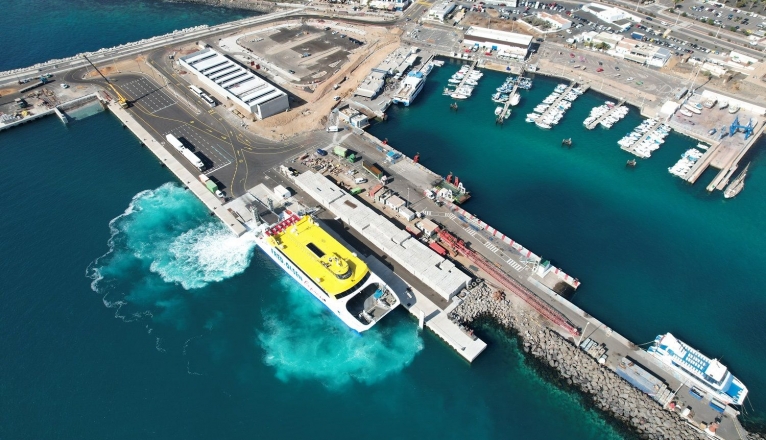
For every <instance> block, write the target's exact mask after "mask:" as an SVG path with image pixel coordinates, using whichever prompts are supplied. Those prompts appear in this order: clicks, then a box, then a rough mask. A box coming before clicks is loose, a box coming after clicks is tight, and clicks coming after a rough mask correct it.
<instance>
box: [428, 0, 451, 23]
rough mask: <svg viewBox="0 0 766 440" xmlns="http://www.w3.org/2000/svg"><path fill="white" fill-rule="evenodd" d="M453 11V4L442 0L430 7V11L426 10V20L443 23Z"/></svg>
mask: <svg viewBox="0 0 766 440" xmlns="http://www.w3.org/2000/svg"><path fill="white" fill-rule="evenodd" d="M454 10H455V3H453V2H451V1H449V0H444V1H442V2H440V3H436V4H434V5H433V6H431V9H429V10H428V18H430V19H432V20H438V21H441V22H443V21H444V19H445V18H447V16H448V15H449V14H451V13H452V11H454Z"/></svg>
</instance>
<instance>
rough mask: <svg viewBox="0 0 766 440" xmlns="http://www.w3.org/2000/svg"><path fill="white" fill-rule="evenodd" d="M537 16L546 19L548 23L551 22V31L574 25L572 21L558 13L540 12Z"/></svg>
mask: <svg viewBox="0 0 766 440" xmlns="http://www.w3.org/2000/svg"><path fill="white" fill-rule="evenodd" d="M537 18H539V19H540V20H543V21H545V22H546V23H549V24H550V25H551V31H553V32H556V31H561V30H564V29H569V28H570V27H571V26H572V22H571V21H569V20H567V19H566V18H564V17H562V16H560V15H557V14H549V13H547V12H538V13H537Z"/></svg>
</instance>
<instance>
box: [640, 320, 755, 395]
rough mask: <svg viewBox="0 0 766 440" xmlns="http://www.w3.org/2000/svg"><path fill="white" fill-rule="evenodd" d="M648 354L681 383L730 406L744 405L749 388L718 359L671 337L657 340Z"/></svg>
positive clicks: (659, 337)
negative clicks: (666, 367) (667, 368)
mask: <svg viewBox="0 0 766 440" xmlns="http://www.w3.org/2000/svg"><path fill="white" fill-rule="evenodd" d="M647 352H649V354H651V355H653V356H654V357H655V358H657V360H659V361H660V362H662V363H663V364H665V365H667V366H668V367H670V368H671V369H672V370H673V371H674V372H676V373H678V374H677V376H681V377H678V379H680V380H685V381H686V382H685V383H686V384H687V385H689V386H691V387H696V388H698V389H699V390H701V391H703V392H707V393H710V394H711V395H712V397H714V398H715V399H717V400H720V401H721V402H723V403H725V404H727V405H742V403H743V402H744V401H745V396H747V388H746V387H745V385H744V384H743V383H742V382H740V380H739V379H737V378H736V377H734V375H733V374H731V372H730V371H729V370H728V369H727V368H726V367H725V366H724V365H723V364H721V363H720V362H719V361H718V360H717V359H710V358H708V357H707V356H705V355H704V354H702V353H700V352H699V351H697V350H695V349H693V348H691V347H689V346H688V345H686V344H685V343H683V342H681V341H679V340H678V339H676V338H675V337H674V336H673V335H671V334H670V333H666V334H664V335H659V336H657V337H656V338H655V339H654V346H652V347H649V348H648V349H647Z"/></svg>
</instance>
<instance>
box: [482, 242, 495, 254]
mask: <svg viewBox="0 0 766 440" xmlns="http://www.w3.org/2000/svg"><path fill="white" fill-rule="evenodd" d="M484 247H486V248H487V249H489V250H490V251H492V252H497V250H498V248H497V246H495V245H494V244H492V243H490V242H488V241H485V242H484Z"/></svg>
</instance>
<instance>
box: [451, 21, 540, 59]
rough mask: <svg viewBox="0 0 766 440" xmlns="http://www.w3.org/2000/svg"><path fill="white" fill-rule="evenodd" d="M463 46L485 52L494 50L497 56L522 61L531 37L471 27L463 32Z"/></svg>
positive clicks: (527, 52)
mask: <svg viewBox="0 0 766 440" xmlns="http://www.w3.org/2000/svg"><path fill="white" fill-rule="evenodd" d="M463 45H465V46H468V47H472V46H476V47H480V48H482V49H485V50H496V51H498V55H505V56H510V57H511V58H518V59H520V60H523V59H526V58H527V55H528V54H529V48H530V46H531V45H532V36H531V35H524V34H517V33H515V32H506V31H498V30H495V29H487V28H481V27H475V26H471V27H470V28H468V30H467V31H465V38H463Z"/></svg>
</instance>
